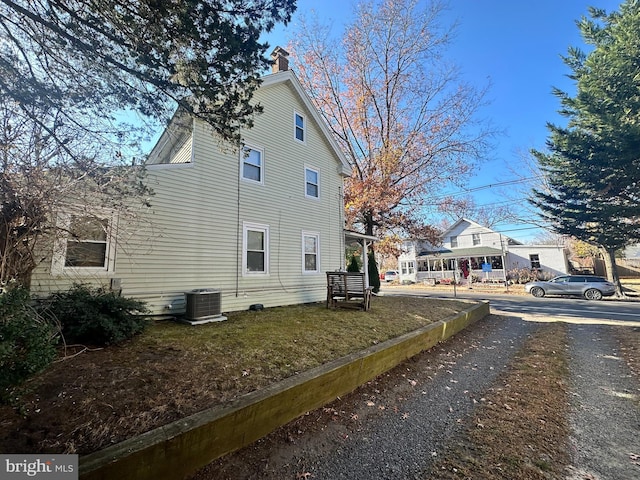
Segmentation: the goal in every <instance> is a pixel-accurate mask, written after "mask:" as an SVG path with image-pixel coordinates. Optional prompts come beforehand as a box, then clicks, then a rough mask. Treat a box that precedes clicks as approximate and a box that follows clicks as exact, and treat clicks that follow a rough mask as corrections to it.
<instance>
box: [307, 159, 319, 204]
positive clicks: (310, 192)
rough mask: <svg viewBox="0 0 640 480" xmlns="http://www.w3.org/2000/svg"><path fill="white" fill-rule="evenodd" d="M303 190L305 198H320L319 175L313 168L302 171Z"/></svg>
mask: <svg viewBox="0 0 640 480" xmlns="http://www.w3.org/2000/svg"><path fill="white" fill-rule="evenodd" d="M304 180H305V186H304V188H305V190H304V195H305V197H307V198H320V173H318V171H317V170H314V169H313V168H308V167H306V168H305V169H304Z"/></svg>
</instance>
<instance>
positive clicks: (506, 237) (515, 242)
mask: <svg viewBox="0 0 640 480" xmlns="http://www.w3.org/2000/svg"><path fill="white" fill-rule="evenodd" d="M463 222H467V223H468V224H469V225H470V226H472V227H476V228H481V229H482V230H488V231H490V232H493V233H499V232H496V231H495V230H493V229H492V228H489V227H485V226H484V225H480V224H479V223H478V222H474V221H473V220H469V219H468V218H464V217H463V218H459V219H458V220H456V222H455V223H454V224H453V225H451V226H450V227H449V228H447V229H446V230H445V231H444V232H442V235H441V238H443V239H444V238H445V237H446V236H447V235H448V234H449V233H450V232H452V231H453V230H454V229H456V228H457V227H458V226H459V225H460V224H462V223H463ZM480 233H482V232H480ZM499 234H500V235H502V237H503V238H504V239H506V241H507V244H509V245H522V242H519V241H518V240H514V239H513V238H511V237H508V236H506V235H504V234H502V233H499Z"/></svg>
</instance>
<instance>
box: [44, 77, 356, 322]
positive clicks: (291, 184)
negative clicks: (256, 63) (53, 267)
mask: <svg viewBox="0 0 640 480" xmlns="http://www.w3.org/2000/svg"><path fill="white" fill-rule="evenodd" d="M289 73H290V72H286V74H287V75H289ZM255 101H256V102H259V103H260V104H261V105H263V107H264V112H263V113H262V114H261V115H259V116H257V117H256V119H255V125H254V127H253V128H252V129H251V130H247V131H244V132H242V136H243V139H244V141H245V142H246V143H247V144H250V145H252V146H256V147H259V148H261V149H262V150H263V153H264V155H263V167H264V184H263V185H259V184H253V183H250V182H244V181H242V180H241V179H240V170H239V168H240V153H239V150H238V148H235V149H231V148H229V147H228V146H227V147H226V148H224V149H223V148H222V147H221V146H220V144H219V142H218V141H217V139H216V138H215V137H214V136H213V135H212V134H211V132H210V131H209V129H208V127H206V126H205V125H204V124H203V123H201V122H196V123H195V127H194V130H193V132H192V139H191V141H187V142H185V145H188V146H189V148H188V149H185V148H184V146H183V148H180V149H178V150H177V152H176V153H175V154H174V156H173V157H172V158H171V160H170V163H177V164H176V165H167V164H164V165H151V166H149V169H148V182H149V185H150V186H151V188H152V189H153V190H154V192H155V195H154V196H153V197H152V198H151V203H152V207H151V209H150V211H149V212H148V214H146V215H145V216H144V218H143V221H142V222H140V224H138V225H136V227H135V229H134V230H135V234H134V235H133V236H132V237H131V238H128V239H127V240H126V242H122V241H121V242H120V243H119V244H118V248H117V260H116V266H115V272H113V273H112V274H111V275H104V276H103V278H95V277H93V278H91V279H88V280H90V281H91V282H93V283H99V282H101V281H103V282H104V281H106V282H108V281H109V277H110V276H113V277H116V278H118V279H120V282H121V286H122V293H123V295H126V296H133V297H137V298H141V299H144V300H146V301H148V302H150V307H151V308H152V309H153V311H154V313H170V312H174V311H177V312H180V311H181V310H183V307H184V305H183V299H184V292H185V291H189V290H192V289H195V288H216V289H220V290H221V291H222V309H223V311H233V310H239V309H246V308H248V306H249V305H251V304H254V303H262V304H263V305H265V306H267V307H268V306H275V305H285V304H294V303H305V302H315V301H321V300H323V299H324V298H325V296H326V276H325V274H324V272H325V271H329V270H336V269H338V268H341V267H342V266H343V263H344V261H343V258H344V249H343V223H344V222H343V217H342V199H341V192H342V178H343V177H342V173H343V172H344V164H343V163H342V162H341V160H340V158H339V157H338V156H337V154H336V152H335V150H334V148H333V146H332V145H331V142H330V141H329V140H327V139H326V137H325V133H324V131H323V130H322V128H320V127H319V125H318V124H317V123H316V122H315V119H314V117H313V115H311V113H310V112H309V110H308V109H307V107H306V105H305V102H303V101H301V99H300V97H299V96H298V94H297V93H296V89H295V88H293V86H292V83H291V82H290V81H282V82H271V83H269V84H268V86H266V87H263V88H261V89H260V90H259V91H258V92H257V94H256V95H255ZM294 110H295V111H298V112H300V113H302V114H303V115H305V120H306V128H305V135H306V139H305V142H304V143H300V142H299V141H296V140H295V139H294V129H293V118H294V116H293V112H294ZM191 145H192V148H193V151H191ZM178 157H179V158H180V159H181V160H177V159H178ZM187 157H189V158H190V159H191V163H189V164H184V159H185V158H187ZM305 166H313V168H314V169H315V170H317V171H318V172H319V174H320V198H319V199H311V198H306V197H305V181H304V178H305V175H304V169H305ZM243 222H251V223H257V224H263V225H268V227H269V236H270V249H269V263H270V269H269V274H268V275H266V276H265V275H257V276H243V275H242V270H243V268H242V264H241V261H242V224H243ZM303 231H308V232H317V233H318V234H319V236H320V239H319V246H320V252H319V259H320V262H321V263H320V272H319V273H317V274H309V273H304V272H303V264H302V248H303V245H302V232H303ZM35 278H36V277H35V276H34V279H35ZM37 278H38V282H39V283H38V285H40V286H41V290H51V289H55V288H60V284H61V283H62V284H64V283H65V281H66V280H65V279H62V278H57V279H54V278H53V277H52V276H51V275H50V274H49V273H48V272H47V271H46V269H43V270H42V271H40V272H38V275H37ZM56 282H57V283H56ZM54 284H56V285H55V286H54Z"/></svg>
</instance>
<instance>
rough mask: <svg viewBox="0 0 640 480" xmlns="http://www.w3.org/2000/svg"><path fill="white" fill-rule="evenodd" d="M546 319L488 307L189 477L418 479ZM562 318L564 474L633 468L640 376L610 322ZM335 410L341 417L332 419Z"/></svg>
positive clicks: (609, 475)
mask: <svg viewBox="0 0 640 480" xmlns="http://www.w3.org/2000/svg"><path fill="white" fill-rule="evenodd" d="M544 326H545V324H543V323H536V322H533V321H525V320H523V319H521V318H518V317H515V316H498V315H491V316H489V317H488V318H487V319H485V320H482V321H480V322H478V323H476V324H474V325H472V326H471V327H469V328H468V329H467V330H465V331H463V332H460V333H459V334H458V335H456V336H455V337H454V338H452V339H450V340H449V341H447V342H446V343H445V344H444V345H442V346H438V347H435V348H433V349H432V350H431V351H429V352H427V353H425V354H422V355H418V356H417V357H416V358H415V359H412V360H409V361H408V362H406V364H403V366H402V370H400V369H395V370H394V371H393V373H390V374H386V375H383V376H382V377H381V378H379V379H378V380H376V381H375V382H371V384H370V385H368V386H366V388H364V389H363V391H362V392H357V393H356V394H355V395H351V396H350V398H349V399H346V400H344V401H342V402H336V404H335V405H333V406H328V407H327V408H325V409H321V410H319V411H318V412H311V413H310V414H309V415H311V416H314V415H315V416H318V419H315V418H314V419H313V420H312V421H309V422H308V424H311V425H315V424H318V425H323V426H322V427H321V428H318V429H316V430H312V429H310V430H309V431H307V430H305V431H298V432H297V433H296V432H293V433H291V432H290V430H291V429H289V432H290V433H288V434H287V435H288V437H287V438H277V434H276V437H274V436H273V435H272V436H271V438H269V439H267V440H264V441H260V442H257V443H256V445H255V446H254V447H252V448H251V449H249V450H248V451H246V452H245V453H243V454H240V455H237V456H234V455H231V456H229V457H228V458H225V459H221V460H220V461H219V462H217V464H216V465H215V467H214V468H213V469H211V468H205V469H203V470H202V471H201V472H200V473H199V474H198V475H197V476H196V477H195V478H197V479H199V480H204V479H213V478H215V479H216V480H221V479H223V478H229V479H240V478H262V479H287V478H290V479H300V478H302V479H312V480H339V479H349V480H359V479H362V480H376V479H380V480H382V479H384V480H391V479H403V480H404V479H422V480H425V479H426V478H427V477H426V474H425V472H427V471H429V469H430V467H431V466H432V464H433V463H434V460H435V459H437V458H438V456H439V455H441V454H442V452H443V451H444V448H445V446H446V445H447V442H448V441H450V440H451V439H452V438H453V436H454V435H455V434H456V433H457V432H459V431H461V430H462V428H463V424H464V420H465V419H467V418H468V416H470V415H473V413H474V409H475V407H476V406H477V405H478V404H480V403H481V402H483V401H484V398H483V395H486V394H487V392H489V391H490V390H491V389H492V388H499V387H498V386H497V385H496V377H497V376H498V375H499V374H500V373H501V372H502V371H504V370H505V368H506V366H507V365H508V364H509V363H510V362H511V361H512V360H513V357H514V355H515V354H516V353H517V352H518V350H519V349H520V348H521V347H522V345H523V343H524V342H525V341H526V339H527V338H528V337H529V336H531V335H533V334H535V332H537V331H538V329H540V328H544ZM568 328H569V337H568V338H569V345H568V354H569V363H570V365H569V368H570V370H571V376H570V392H571V402H572V411H573V414H572V416H571V419H570V422H571V427H572V430H573V435H572V436H571V438H570V443H571V447H572V449H573V451H572V454H573V457H574V466H575V468H573V469H572V471H571V472H570V473H569V474H568V475H567V477H566V478H567V479H569V478H570V479H572V480H622V479H624V480H626V479H636V478H640V462H639V461H637V460H640V457H636V455H638V454H640V402H639V400H638V394H639V393H640V385H639V384H638V379H637V378H635V377H632V376H631V373H630V371H629V370H628V368H627V367H626V363H625V362H624V361H622V360H621V359H620V357H619V356H618V353H617V351H616V343H615V340H614V338H613V336H612V335H613V334H612V332H613V330H612V329H613V328H616V327H606V326H597V325H588V326H586V325H569V326H568ZM617 328H620V327H617ZM531 394H532V395H535V391H532V392H531ZM338 410H339V411H338ZM332 415H333V416H334V418H335V419H338V421H331V416H332ZM322 416H324V417H325V418H324V421H321V419H320V417H322ZM327 417H328V418H329V421H326V420H327ZM280 435H283V433H280ZM247 455H249V456H251V457H252V462H249V461H247ZM256 463H260V464H261V465H260V471H259V472H258V471H256V470H251V469H250V468H254V466H255V464H256ZM250 466H251V467H250Z"/></svg>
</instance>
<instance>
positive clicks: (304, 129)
mask: <svg viewBox="0 0 640 480" xmlns="http://www.w3.org/2000/svg"><path fill="white" fill-rule="evenodd" d="M296 116H299V117H300V118H302V140H300V139H299V138H298V136H297V135H296V132H297V131H298V125H297V124H296ZM293 139H294V140H295V141H296V142H300V143H307V116H306V115H303V114H302V113H300V112H298V111H296V110H294V111H293Z"/></svg>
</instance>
